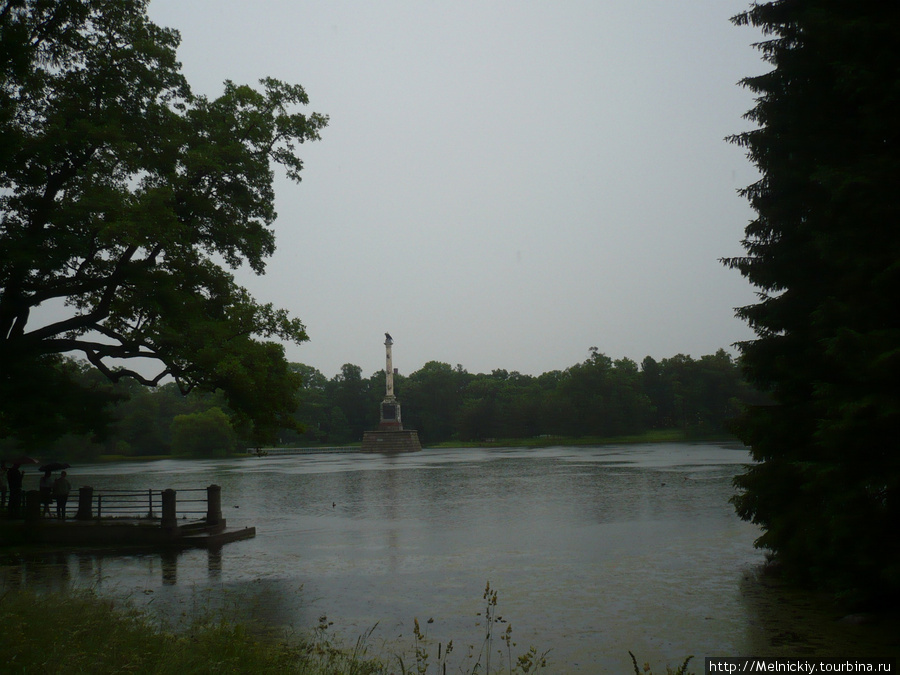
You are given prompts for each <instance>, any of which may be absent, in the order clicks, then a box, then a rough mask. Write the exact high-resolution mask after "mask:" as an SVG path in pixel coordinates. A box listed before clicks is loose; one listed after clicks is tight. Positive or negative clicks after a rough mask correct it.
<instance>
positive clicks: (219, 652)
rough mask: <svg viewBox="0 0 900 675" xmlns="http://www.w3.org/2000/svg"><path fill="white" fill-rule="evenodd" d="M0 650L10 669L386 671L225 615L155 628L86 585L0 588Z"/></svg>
mask: <svg viewBox="0 0 900 675" xmlns="http://www.w3.org/2000/svg"><path fill="white" fill-rule="evenodd" d="M0 626H3V650H2V654H0V670H2V671H3V672H10V673H82V672H83V673H131V672H134V673H160V674H167V673H171V674H172V675H182V674H185V673H293V674H299V675H343V674H351V675H376V674H381V673H387V672H389V671H388V670H387V669H386V668H385V666H384V665H383V664H382V663H380V662H378V661H376V660H374V659H371V658H368V657H367V655H366V653H365V646H364V645H363V644H361V643H360V644H359V645H357V648H356V649H335V648H333V647H332V646H330V645H329V644H328V643H327V642H326V641H324V640H321V639H317V637H316V633H315V632H314V631H313V632H312V633H311V635H310V637H309V638H305V639H304V638H297V639H293V640H286V639H283V638H278V637H276V636H271V637H269V638H260V637H259V636H258V635H254V634H252V633H251V632H250V631H248V630H247V629H246V627H244V626H241V625H234V624H231V623H229V622H227V621H225V620H224V619H220V620H211V619H203V620H198V621H197V622H196V623H195V624H194V625H192V626H191V627H190V629H188V630H187V631H184V632H179V633H173V632H168V631H165V630H162V629H160V628H158V627H156V626H155V625H154V624H153V622H151V621H150V619H149V618H148V617H147V616H145V615H143V614H141V613H140V612H138V611H136V610H135V609H133V608H131V607H129V606H128V605H127V604H121V603H119V604H116V603H114V602H112V601H110V600H104V599H100V598H98V597H96V596H95V595H93V594H91V593H88V592H76V593H69V594H51V595H36V594H33V593H29V592H25V591H6V592H3V593H2V594H0Z"/></svg>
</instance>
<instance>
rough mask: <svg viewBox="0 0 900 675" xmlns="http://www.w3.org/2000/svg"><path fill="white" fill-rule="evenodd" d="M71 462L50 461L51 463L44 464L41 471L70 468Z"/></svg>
mask: <svg viewBox="0 0 900 675" xmlns="http://www.w3.org/2000/svg"><path fill="white" fill-rule="evenodd" d="M70 466H72V465H71V464H67V463H66V462H50V463H49V464H44V466H42V467H40V468H39V469H38V470H39V471H62V470H63V469H68V468H69V467H70Z"/></svg>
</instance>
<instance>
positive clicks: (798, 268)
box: [725, 1, 900, 600]
mask: <svg viewBox="0 0 900 675" xmlns="http://www.w3.org/2000/svg"><path fill="white" fill-rule="evenodd" d="M734 21H735V23H737V24H751V25H753V26H757V27H759V28H761V29H762V30H763V31H764V33H765V34H766V36H767V39H766V40H765V41H764V42H762V43H761V44H759V45H758V47H759V49H760V51H761V52H762V55H763V58H764V59H765V60H766V61H767V62H768V63H769V65H771V66H772V69H771V70H769V71H768V72H766V73H764V74H762V75H759V76H756V77H749V78H746V79H745V80H744V81H743V84H744V85H745V86H746V87H747V88H748V89H750V90H751V91H752V92H753V93H754V94H756V96H757V98H756V101H757V103H756V106H755V107H754V108H753V109H752V110H751V111H750V112H748V113H747V115H746V117H747V119H749V120H751V121H752V122H755V123H756V124H757V125H758V126H757V127H756V128H754V129H752V130H750V131H747V132H745V133H742V134H738V135H736V136H734V137H733V138H732V139H731V140H733V141H734V142H735V143H737V144H738V145H740V146H741V147H743V148H745V149H746V150H747V153H748V156H749V157H750V158H751V159H752V160H753V161H754V162H755V164H756V165H757V167H758V168H759V171H760V174H761V178H760V180H759V181H758V182H756V183H754V184H753V185H750V186H749V187H747V188H745V189H744V190H743V195H744V196H745V197H747V199H748V200H749V202H750V204H751V206H752V207H753V208H754V210H755V211H756V218H755V220H753V221H752V222H751V223H750V224H749V225H748V226H747V228H746V231H745V239H744V242H743V244H744V247H745V249H746V256H744V257H740V258H732V259H729V260H727V261H725V262H726V263H727V264H728V265H730V266H731V267H733V268H735V269H737V270H739V271H740V272H741V274H743V275H744V276H745V277H746V278H747V279H748V280H749V281H750V282H751V283H752V284H753V285H754V286H755V287H757V289H759V297H760V301H759V302H758V303H756V304H754V305H750V306H747V307H742V308H740V309H739V310H738V315H739V316H740V317H742V318H744V319H745V320H746V321H747V322H748V323H749V324H750V326H751V327H752V328H753V329H754V331H755V332H756V335H757V338H756V339H755V340H752V341H749V342H746V343H744V344H743V345H741V352H742V362H743V364H744V367H745V369H746V373H747V376H748V379H749V381H750V382H751V383H752V384H753V385H755V386H757V387H758V388H760V389H761V390H762V391H764V392H766V393H767V394H768V395H769V397H770V401H771V405H766V406H756V407H753V408H752V409H750V410H749V411H748V414H747V415H746V416H745V417H744V418H743V419H742V420H741V422H740V424H739V425H738V426H737V427H736V429H737V430H738V432H739V434H740V436H741V438H742V439H743V440H744V441H745V442H747V443H748V444H750V445H751V447H752V452H753V456H754V458H755V459H756V460H757V461H759V462H760V464H757V465H755V466H753V467H752V468H750V470H749V471H748V472H747V473H745V474H744V475H743V476H740V477H739V478H738V479H736V485H737V486H738V487H740V488H741V489H742V494H741V495H740V496H738V497H737V498H736V499H735V505H736V508H737V511H738V513H739V514H740V515H741V517H743V518H744V519H747V520H752V521H753V522H755V523H758V524H759V525H760V526H761V527H762V528H763V530H764V534H763V536H762V537H761V538H760V539H759V541H758V545H760V546H762V547H764V548H767V549H769V550H770V551H771V552H772V553H773V554H774V557H775V559H776V560H777V561H778V562H779V563H781V567H782V569H784V570H786V571H787V572H788V573H789V574H790V575H792V576H793V577H794V578H797V579H801V580H804V581H808V582H810V583H814V584H816V585H817V586H818V587H827V588H831V589H832V590H834V591H835V592H836V593H838V594H840V595H842V596H843V597H844V598H845V599H848V600H853V599H857V600H859V599H866V598H868V599H879V600H886V599H889V598H891V597H894V598H896V597H900V540H898V539H897V537H896V533H897V532H898V531H900V455H898V453H897V452H896V451H895V450H894V448H895V447H896V444H897V428H898V421H900V394H898V389H897V385H896V383H897V380H898V378H900V358H898V355H900V313H898V312H897V304H898V298H900V266H898V259H900V258H898V252H900V230H898V228H897V218H898V208H897V204H898V201H897V197H896V177H897V176H898V175H900V132H898V127H897V123H896V120H897V117H898V112H900V106H898V101H900V98H898V82H900V80H898V72H900V55H898V52H897V49H896V45H897V42H898V39H900V29H898V27H900V5H897V3H834V2H824V1H816V2H805V3H801V2H768V3H762V4H758V5H753V6H752V8H751V9H750V10H749V11H747V12H745V13H743V14H741V15H739V16H737V17H735V19H734Z"/></svg>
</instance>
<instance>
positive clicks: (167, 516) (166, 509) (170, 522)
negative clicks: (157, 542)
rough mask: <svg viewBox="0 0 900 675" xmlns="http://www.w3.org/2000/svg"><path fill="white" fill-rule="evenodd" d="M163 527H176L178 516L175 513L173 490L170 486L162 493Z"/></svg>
mask: <svg viewBox="0 0 900 675" xmlns="http://www.w3.org/2000/svg"><path fill="white" fill-rule="evenodd" d="M161 525H162V526H163V527H164V528H165V527H176V526H177V525H178V516H177V515H176V514H175V490H172V489H171V488H170V489H168V490H163V493H162V523H161Z"/></svg>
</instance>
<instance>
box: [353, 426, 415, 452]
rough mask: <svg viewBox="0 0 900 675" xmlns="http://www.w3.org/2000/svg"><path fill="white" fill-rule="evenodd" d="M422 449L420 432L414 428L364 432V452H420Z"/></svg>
mask: <svg viewBox="0 0 900 675" xmlns="http://www.w3.org/2000/svg"><path fill="white" fill-rule="evenodd" d="M421 449H422V444H421V443H419V433H418V432H417V431H415V430H414V429H399V430H391V431H364V432H363V441H362V451H363V452H418V451H419V450H421Z"/></svg>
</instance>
